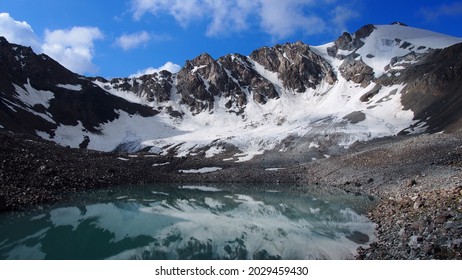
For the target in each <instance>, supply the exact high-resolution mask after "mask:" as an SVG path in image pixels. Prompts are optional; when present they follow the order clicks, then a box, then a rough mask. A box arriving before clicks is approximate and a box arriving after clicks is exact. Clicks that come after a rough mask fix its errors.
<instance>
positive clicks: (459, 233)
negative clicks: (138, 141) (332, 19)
mask: <svg viewBox="0 0 462 280" xmlns="http://www.w3.org/2000/svg"><path fill="white" fill-rule="evenodd" d="M0 143H1V145H0V211H11V210H21V209H27V208H28V207H30V206H31V205H34V204H44V203H53V202H58V201H63V200H66V199H70V198H72V197H74V196H76V195H78V193H79V192H80V191H82V190H85V189H93V188H104V187H110V186H114V185H124V184H148V183H159V182H197V183H213V182H236V183H251V182H255V183H256V182H258V183H278V182H279V183H284V182H286V183H291V184H296V185H297V186H298V187H297V189H298V191H303V189H304V187H303V186H306V185H317V186H319V187H320V188H321V187H323V188H336V189H341V190H344V191H346V192H355V193H362V194H368V195H372V196H374V197H375V198H377V200H378V203H377V204H376V206H375V207H374V208H372V209H369V212H368V216H369V217H370V218H371V219H372V220H373V221H374V222H375V223H376V224H377V237H378V241H377V242H374V243H372V244H371V245H370V246H368V247H367V248H363V247H359V248H358V255H357V258H358V259H461V258H462V137H461V135H460V134H432V135H421V136H413V137H410V136H409V137H406V136H400V137H393V138H387V139H381V140H376V141H372V142H368V143H360V144H357V145H355V146H353V147H351V148H350V149H349V150H347V151H346V152H343V153H339V154H337V155H333V156H331V157H329V158H324V159H321V160H316V161H312V160H311V158H310V159H309V160H306V161H300V160H297V161H295V160H291V154H290V153H291V152H290V151H288V152H286V153H285V154H281V153H278V152H272V153H266V154H264V155H261V156H258V157H255V158H254V159H253V160H252V161H249V162H239V163H237V162H235V161H228V160H224V159H228V158H230V157H232V156H233V155H234V154H235V151H229V152H228V153H224V154H220V155H218V156H215V157H213V158H207V157H205V156H204V155H202V154H198V155H197V156H194V157H174V156H173V155H172V156H162V157H161V156H152V155H149V154H143V153H138V154H134V155H129V154H123V153H102V152H96V151H90V150H86V149H70V148H66V147H61V146H58V145H56V144H53V143H50V142H47V141H44V140H42V139H39V138H34V137H31V136H27V135H18V134H12V133H8V132H0ZM298 158H299V157H298ZM203 167H219V168H221V170H219V171H216V172H211V173H189V172H184V170H190V169H199V168H203ZM268 168H271V169H270V170H268ZM181 170H183V171H181Z"/></svg>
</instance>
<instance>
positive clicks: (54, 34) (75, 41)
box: [0, 13, 103, 74]
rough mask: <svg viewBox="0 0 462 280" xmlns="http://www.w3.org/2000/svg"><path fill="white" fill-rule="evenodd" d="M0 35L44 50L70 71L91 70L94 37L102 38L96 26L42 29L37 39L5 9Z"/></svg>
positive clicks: (40, 51)
mask: <svg viewBox="0 0 462 280" xmlns="http://www.w3.org/2000/svg"><path fill="white" fill-rule="evenodd" d="M0 35H1V36H4V37H6V39H7V40H8V41H9V42H11V43H16V44H21V45H25V46H31V47H32V49H33V50H34V51H35V52H36V53H45V54H47V55H49V56H50V57H52V58H53V59H55V60H56V61H58V62H59V63H61V64H62V65H63V66H64V67H66V68H68V69H69V70H71V71H74V72H77V73H80V74H83V73H94V72H96V70H97V68H96V66H95V65H94V64H93V58H94V52H95V50H94V41H95V40H98V39H102V38H103V33H102V32H101V31H100V30H99V29H98V28H96V27H79V26H76V27H73V28H70V29H57V30H45V36H44V38H43V39H40V38H39V37H38V36H37V35H36V34H35V33H34V31H33V29H32V27H31V26H30V25H29V24H28V23H27V22H24V21H22V22H21V21H16V20H15V19H14V18H12V17H11V16H10V15H9V14H8V13H1V14H0Z"/></svg>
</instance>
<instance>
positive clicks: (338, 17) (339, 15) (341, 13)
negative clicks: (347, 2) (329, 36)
mask: <svg viewBox="0 0 462 280" xmlns="http://www.w3.org/2000/svg"><path fill="white" fill-rule="evenodd" d="M332 13H333V16H334V18H333V20H332V21H333V22H334V23H335V24H334V26H335V28H336V29H337V30H335V31H336V32H344V31H347V27H346V24H347V22H348V21H350V20H352V19H355V18H358V17H359V16H360V14H359V13H358V12H356V11H353V10H352V9H350V8H348V7H345V6H338V7H335V9H334V10H333V12H332Z"/></svg>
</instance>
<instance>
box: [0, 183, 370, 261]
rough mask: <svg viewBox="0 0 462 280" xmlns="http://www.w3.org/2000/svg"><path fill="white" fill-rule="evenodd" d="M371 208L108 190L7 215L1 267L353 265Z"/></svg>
mask: <svg viewBox="0 0 462 280" xmlns="http://www.w3.org/2000/svg"><path fill="white" fill-rule="evenodd" d="M256 189H257V190H256ZM250 190H252V191H250ZM314 193H316V194H314ZM370 203H371V198H370V197H367V196H360V195H357V194H356V195H354V194H347V193H344V192H341V193H332V192H329V193H325V194H323V193H320V192H313V193H311V194H310V191H303V192H293V190H291V191H288V188H286V187H281V186H276V185H275V186H258V187H255V186H239V187H236V186H234V187H232V188H230V187H229V186H220V185H213V186H202V185H181V186H171V185H170V186H158V185H156V186H142V187H120V188H114V189H111V190H98V191H94V192H89V193H85V194H83V195H81V196H79V197H78V198H76V201H74V202H70V203H66V204H64V205H54V206H52V207H40V208H38V209H34V210H31V211H29V212H27V213H24V212H22V213H7V214H2V215H0V259H349V258H352V257H353V255H354V254H355V252H356V248H357V247H358V246H360V245H361V246H367V244H368V243H370V242H372V241H374V240H375V236H374V228H375V225H374V224H373V223H372V222H371V221H370V220H368V219H367V218H366V217H365V216H364V215H363V214H361V211H363V209H364V206H365V205H368V204H370Z"/></svg>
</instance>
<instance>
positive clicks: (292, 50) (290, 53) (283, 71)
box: [250, 42, 337, 92]
mask: <svg viewBox="0 0 462 280" xmlns="http://www.w3.org/2000/svg"><path fill="white" fill-rule="evenodd" d="M250 58H252V59H253V60H255V61H256V62H258V63H259V64H261V65H263V66H264V67H265V68H266V69H268V70H269V71H272V72H276V73H279V78H280V79H281V80H282V82H283V84H284V87H285V88H286V89H289V90H294V91H296V92H305V91H306V90H307V89H308V88H312V89H315V88H316V86H318V85H319V84H320V83H321V82H322V81H325V82H327V83H329V84H333V83H335V82H336V81H337V78H336V77H335V74H334V72H333V70H332V67H331V66H330V65H329V63H327V61H326V60H325V59H323V58H322V57H320V56H319V55H318V54H316V53H315V52H313V51H311V50H310V47H309V46H308V45H306V44H304V43H302V42H296V43H294V44H284V45H276V46H274V47H272V48H268V47H266V48H261V49H258V50H256V51H254V52H252V53H251V54H250Z"/></svg>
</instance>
